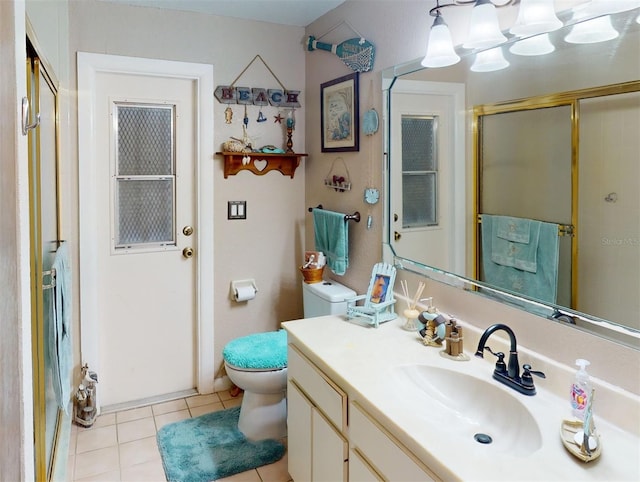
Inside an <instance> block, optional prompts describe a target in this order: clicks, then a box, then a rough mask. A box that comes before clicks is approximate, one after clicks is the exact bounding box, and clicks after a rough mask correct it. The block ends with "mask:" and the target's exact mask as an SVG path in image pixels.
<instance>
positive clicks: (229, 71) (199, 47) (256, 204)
mask: <svg viewBox="0 0 640 482" xmlns="http://www.w3.org/2000/svg"><path fill="white" fill-rule="evenodd" d="M69 23H70V25H71V29H70V30H71V36H70V52H71V57H72V61H71V71H72V74H71V79H72V81H71V84H72V88H74V86H75V54H76V52H78V51H85V52H93V53H105V54H114V55H125V56H132V57H147V58H155V59H165V60H179V61H187V62H196V63H205V64H212V65H213V67H214V82H215V85H229V84H231V83H232V82H233V81H234V80H235V79H236V78H237V77H238V75H240V73H241V72H242V71H243V69H244V68H245V67H246V66H247V64H249V62H250V61H251V60H252V59H253V58H254V56H255V55H256V54H260V55H261V57H262V58H263V59H264V60H265V62H266V63H267V64H268V65H269V67H270V68H271V69H272V70H273V72H274V73H275V75H276V76H277V77H278V80H279V81H280V82H282V84H284V86H285V87H286V88H288V89H292V90H301V91H302V95H301V97H300V100H301V103H302V109H300V111H299V112H298V113H297V116H296V119H297V129H296V131H295V133H294V136H293V143H294V145H293V148H294V150H296V151H297V152H304V146H305V122H304V118H305V116H304V111H305V108H306V92H305V89H304V52H303V50H302V48H301V45H300V41H301V38H302V36H303V29H302V28H299V27H286V26H281V25H274V24H268V23H265V22H252V21H244V20H237V19H232V18H222V17H216V16H211V15H203V14H196V13H190V12H177V11H168V10H159V9H153V8H141V7H128V6H122V5H114V4H110V3H107V2H97V1H93V0H90V1H86V0H83V1H71V2H70V22H69ZM278 80H276V79H274V78H273V77H272V76H271V74H270V73H269V72H268V70H267V69H266V68H265V67H264V66H263V65H262V63H261V62H260V61H256V62H254V63H253V64H252V66H251V68H250V69H249V70H247V72H246V73H245V74H244V75H242V77H241V78H240V80H239V81H238V83H237V84H236V85H238V86H248V87H267V88H276V87H279V84H278ZM212 95H213V93H212ZM225 107H226V105H223V104H220V103H218V102H217V101H216V102H214V132H213V135H214V147H215V149H216V150H221V147H220V146H221V144H222V142H223V141H224V140H226V139H228V138H229V137H230V136H234V137H241V136H242V118H243V116H244V110H243V109H241V107H240V106H237V105H234V106H232V108H233V111H234V115H233V123H232V124H231V125H227V124H225V122H224V109H225ZM263 113H264V115H265V116H266V117H267V118H268V121H267V122H264V123H263V124H257V123H256V122H255V120H256V118H257V116H258V109H257V107H254V106H250V107H249V110H248V116H249V119H250V123H249V128H248V131H249V135H251V136H255V137H256V139H255V144H256V145H257V146H258V147H259V146H262V145H265V144H274V145H277V146H282V145H283V143H284V132H283V126H282V125H281V124H275V123H274V122H273V119H274V116H275V115H276V114H277V109H276V108H275V107H265V108H263ZM75 123H76V118H75V116H73V117H72V122H71V131H72V132H75V129H76V125H75ZM74 143H75V139H74ZM211 162H213V163H214V165H215V181H214V184H213V186H211V189H212V190H213V193H214V209H215V215H214V219H212V220H211V222H213V223H214V236H215V239H214V245H215V247H214V263H215V275H214V276H215V290H214V293H202V296H208V297H210V296H213V297H214V305H215V313H214V320H215V333H214V340H213V341H212V343H214V347H215V357H216V369H217V368H218V367H219V366H220V364H221V362H222V348H223V346H224V345H225V344H226V343H227V342H228V341H229V340H231V339H233V338H235V337H238V336H242V335H246V334H249V333H253V332H259V331H267V330H274V329H276V328H277V327H278V325H279V322H280V321H281V320H287V319H294V318H298V317H300V316H301V315H302V301H301V297H302V293H301V288H300V283H299V273H298V271H297V268H296V265H297V262H298V260H299V259H300V258H301V252H302V247H303V240H302V236H303V232H302V223H303V222H304V213H303V206H304V178H305V176H304V164H305V162H308V161H302V165H301V167H300V168H299V169H298V170H297V171H296V174H295V177H294V179H291V178H290V177H285V176H283V175H281V174H280V173H279V172H271V173H268V174H266V175H264V176H256V175H254V174H252V173H250V172H248V171H244V172H240V173H239V174H238V175H236V176H230V177H229V178H228V179H224V176H223V169H222V160H221V159H220V158H219V157H218V156H212V157H211ZM75 164H77V160H74V165H75ZM75 177H76V178H77V173H76V174H75ZM80 182H82V181H81V180H80ZM72 196H74V197H75V199H77V188H76V187H75V186H74V188H73V194H72ZM239 200H246V201H247V219H246V221H237V220H236V221H228V220H227V201H239ZM75 204H76V205H77V202H76V203H75ZM74 211H75V212H74V213H73V217H75V218H76V219H77V216H78V214H77V210H75V209H74ZM246 278H254V279H255V280H256V284H257V286H258V289H259V292H258V295H257V297H256V298H255V299H254V300H252V301H250V302H248V303H242V304H238V303H235V302H232V301H230V300H229V289H230V282H231V281H232V280H234V279H246ZM150 342H151V343H153V340H150Z"/></svg>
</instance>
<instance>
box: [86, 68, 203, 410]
mask: <svg viewBox="0 0 640 482" xmlns="http://www.w3.org/2000/svg"><path fill="white" fill-rule="evenodd" d="M79 70H80V69H79ZM79 84H80V82H79ZM201 87H202V86H201V83H200V82H198V81H197V80H196V79H194V78H189V77H181V76H179V75H173V76H171V75H157V74H156V73H149V74H144V73H139V72H137V73H132V72H122V71H118V70H117V69H115V71H102V72H101V71H98V72H95V71H94V75H93V77H92V90H91V97H92V98H91V102H90V105H91V119H90V122H91V125H92V130H93V132H92V134H91V137H92V139H91V144H92V146H91V151H92V152H93V156H92V157H93V159H92V161H91V162H92V163H93V166H92V171H93V172H92V174H93V175H92V176H91V179H90V180H89V184H93V191H90V193H87V197H88V198H89V200H90V201H95V205H94V206H93V214H94V215H95V216H96V218H97V222H93V223H89V224H91V228H92V229H91V230H90V232H89V231H88V228H87V227H86V226H85V227H84V229H85V232H86V233H87V236H86V237H88V239H86V240H84V242H82V240H81V279H82V278H83V277H82V273H83V272H85V273H86V272H87V270H89V269H93V270H95V272H96V273H97V274H98V276H97V277H94V279H95V280H96V282H97V284H98V289H97V290H92V289H87V288H86V285H85V283H84V282H82V281H81V282H82V287H81V290H85V292H86V293H87V296H84V295H82V294H83V292H82V291H81V295H82V296H81V304H82V303H84V302H86V303H94V304H95V305H93V306H92V307H93V308H95V309H93V311H92V313H91V314H88V313H89V312H88V311H83V312H82V313H83V320H82V324H83V330H84V328H85V325H90V328H89V331H90V332H91V333H92V335H91V337H90V338H87V337H85V336H84V335H83V343H82V351H83V361H85V362H87V361H88V360H90V359H91V360H92V361H93V365H91V364H90V366H92V367H95V368H94V369H97V370H98V371H99V373H98V376H99V385H98V393H99V396H100V404H101V405H103V406H104V405H113V404H120V403H128V402H132V401H136V400H141V399H145V398H150V397H161V396H163V395H166V394H172V393H176V392H184V391H188V390H193V389H199V390H200V391H201V392H206V391H210V389H209V390H207V389H206V388H205V389H204V390H203V387H202V386H201V385H202V380H203V377H202V375H203V372H206V371H208V372H212V371H213V366H211V367H210V368H206V367H203V366H202V363H203V361H204V362H205V363H206V361H207V360H210V359H211V358H212V356H213V355H212V350H213V349H212V348H206V349H205V350H203V346H204V344H203V343H199V341H201V340H199V334H200V335H202V332H203V331H204V333H207V331H208V330H202V328H203V325H202V322H203V320H201V319H200V318H201V315H202V309H201V307H200V306H199V297H198V296H197V292H198V289H202V279H201V277H199V276H198V274H199V269H198V267H200V270H201V269H202V266H201V265H200V263H199V262H198V257H199V256H200V251H201V250H204V246H205V245H206V244H210V243H209V241H207V240H208V239H209V236H207V237H205V238H203V237H202V236H199V234H200V233H199V226H198V224H199V223H198V219H199V213H198V206H199V205H200V204H199V202H198V193H199V191H200V186H199V184H198V183H197V179H198V176H197V173H198V165H199V162H198V156H199V151H200V149H199V143H198V139H199V137H200V136H201V135H202V133H201V132H199V125H200V122H199V120H200V116H199V114H200V109H199V104H198V98H199V97H200V96H201V95H202V92H201ZM80 109H82V103H80ZM81 144H82V142H81ZM209 152H210V151H209ZM209 155H210V154H209ZM82 163H83V161H82V159H81V165H82ZM80 179H81V182H82V181H83V177H82V175H81V177H80ZM87 189H88V188H87ZM210 189H211V187H210ZM85 192H86V191H85ZM83 203H84V200H83V197H82V192H81V204H83ZM86 219H87V214H86V213H84V215H83V212H82V209H81V234H82V228H83V222H85V221H86ZM209 222H211V221H209ZM207 229H208V230H209V231H210V228H207ZM203 239H204V241H203ZM90 240H91V241H92V243H91V249H92V250H93V254H94V256H93V259H91V260H90V262H88V263H83V262H82V261H83V257H82V246H83V245H86V244H88V242H89V241H90ZM209 247H210V246H209ZM84 259H87V258H86V257H85V258H84ZM87 264H90V265H91V268H89V267H87ZM84 316H94V317H95V318H96V319H95V321H94V320H86V319H85V318H84ZM211 321H212V320H211ZM85 341H86V343H85ZM207 342H208V344H212V340H211V339H208V340H207ZM90 350H95V351H97V354H96V353H90ZM205 351H208V352H211V353H210V356H209V355H207V354H206V353H205ZM211 365H212V362H211ZM209 376H211V373H209ZM206 384H207V385H210V388H212V386H213V377H212V376H211V379H210V382H209V380H207V382H206Z"/></svg>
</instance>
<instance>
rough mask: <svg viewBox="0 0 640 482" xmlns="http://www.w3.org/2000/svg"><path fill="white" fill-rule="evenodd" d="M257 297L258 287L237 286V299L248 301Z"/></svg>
mask: <svg viewBox="0 0 640 482" xmlns="http://www.w3.org/2000/svg"><path fill="white" fill-rule="evenodd" d="M255 297H256V289H255V288H254V287H253V286H251V285H246V286H237V287H236V293H235V296H234V298H235V300H236V301H248V300H252V299H254V298H255Z"/></svg>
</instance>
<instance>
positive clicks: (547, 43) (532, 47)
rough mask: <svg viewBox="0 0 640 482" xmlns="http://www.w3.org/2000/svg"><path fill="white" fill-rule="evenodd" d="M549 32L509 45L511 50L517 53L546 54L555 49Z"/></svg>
mask: <svg viewBox="0 0 640 482" xmlns="http://www.w3.org/2000/svg"><path fill="white" fill-rule="evenodd" d="M555 49H556V48H555V46H554V45H553V44H552V43H551V40H550V39H549V34H548V33H543V34H540V35H536V36H534V37H529V38H525V39H522V40H519V41H517V42H515V43H514V44H512V45H511V47H509V52H511V53H512V54H515V55H529V56H533V55H545V54H550V53H551V52H553V51H554V50H555Z"/></svg>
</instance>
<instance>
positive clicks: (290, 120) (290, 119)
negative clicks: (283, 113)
mask: <svg viewBox="0 0 640 482" xmlns="http://www.w3.org/2000/svg"><path fill="white" fill-rule="evenodd" d="M286 125H287V150H286V152H287V154H293V140H292V139H291V137H292V136H293V130H294V129H295V127H296V118H295V117H294V115H293V109H291V110H290V111H289V112H288V113H287V120H286Z"/></svg>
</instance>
